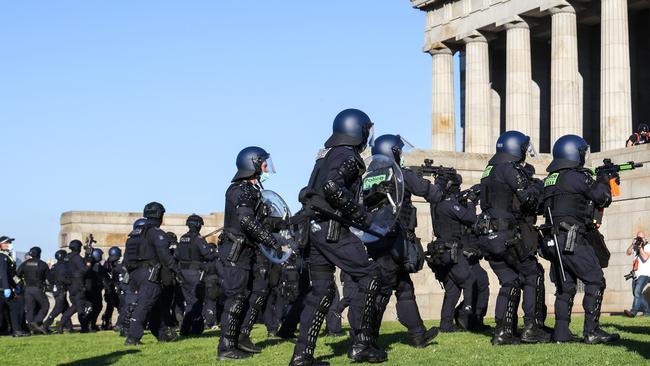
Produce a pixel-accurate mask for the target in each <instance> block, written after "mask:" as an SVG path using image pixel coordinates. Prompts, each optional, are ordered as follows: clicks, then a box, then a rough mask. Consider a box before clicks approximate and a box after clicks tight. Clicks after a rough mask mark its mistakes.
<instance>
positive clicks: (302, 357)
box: [289, 353, 330, 366]
mask: <svg viewBox="0 0 650 366" xmlns="http://www.w3.org/2000/svg"><path fill="white" fill-rule="evenodd" d="M329 364H330V363H329V362H326V361H319V360H314V357H313V356H312V355H310V354H306V353H300V354H295V353H294V354H293V356H292V357H291V361H289V366H329Z"/></svg>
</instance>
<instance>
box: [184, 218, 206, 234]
mask: <svg viewBox="0 0 650 366" xmlns="http://www.w3.org/2000/svg"><path fill="white" fill-rule="evenodd" d="M185 225H187V227H189V228H190V229H195V230H198V231H201V227H202V226H203V218H202V217H201V216H199V215H197V214H191V215H190V216H189V217H188V218H187V221H186V222H185Z"/></svg>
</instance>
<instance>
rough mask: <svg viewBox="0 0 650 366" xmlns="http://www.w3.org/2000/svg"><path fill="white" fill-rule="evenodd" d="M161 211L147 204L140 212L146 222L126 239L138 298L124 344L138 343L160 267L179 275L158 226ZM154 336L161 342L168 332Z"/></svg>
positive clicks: (158, 288)
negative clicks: (142, 212)
mask: <svg viewBox="0 0 650 366" xmlns="http://www.w3.org/2000/svg"><path fill="white" fill-rule="evenodd" d="M164 213H165V208H164V207H163V206H162V205H161V204H160V203H157V202H151V203H149V204H147V205H146V206H145V208H144V214H143V216H144V217H145V218H147V223H146V224H145V225H144V226H142V227H138V228H136V229H134V230H133V231H132V232H131V233H130V234H129V239H128V240H127V242H126V250H125V253H124V262H125V264H126V267H127V270H128V271H129V284H130V286H131V289H132V290H133V291H134V292H136V293H137V300H136V305H135V308H134V309H133V313H132V315H131V319H130V323H129V333H128V336H127V339H126V341H125V345H137V344H140V339H141V338H142V335H143V334H144V324H145V322H146V320H147V316H148V315H149V313H150V312H151V310H152V308H153V306H154V304H155V303H156V301H158V297H159V296H160V293H161V285H160V279H161V270H162V268H166V269H168V270H170V271H172V272H173V273H174V275H178V274H179V269H178V264H177V263H176V261H175V260H174V257H172V255H171V253H170V252H169V241H168V240H167V238H166V234H165V232H164V231H162V230H161V229H160V225H161V224H162V220H163V215H164ZM162 329H163V328H160V330H162ZM154 336H155V337H156V338H157V339H158V340H160V341H164V340H166V337H167V334H164V333H161V332H159V333H158V334H154Z"/></svg>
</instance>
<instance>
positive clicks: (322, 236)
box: [291, 109, 388, 365]
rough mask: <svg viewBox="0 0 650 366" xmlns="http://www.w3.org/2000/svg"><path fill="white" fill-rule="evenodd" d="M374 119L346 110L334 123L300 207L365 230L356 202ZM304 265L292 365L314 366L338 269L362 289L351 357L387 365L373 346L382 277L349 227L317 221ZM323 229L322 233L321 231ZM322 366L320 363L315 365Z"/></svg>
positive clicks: (364, 216) (321, 217)
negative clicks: (318, 207)
mask: <svg viewBox="0 0 650 366" xmlns="http://www.w3.org/2000/svg"><path fill="white" fill-rule="evenodd" d="M372 126H373V123H372V122H371V121H370V117H368V115H367V114H365V113H364V112H362V111H360V110H358V109H346V110H344V111H342V112H340V113H339V114H338V115H337V116H336V118H335V119H334V123H333V127H332V130H333V131H332V132H333V133H332V135H331V137H330V138H329V139H328V140H327V141H326V142H325V148H324V149H322V150H321V151H320V152H319V153H318V155H317V157H316V163H315V166H314V170H313V172H312V174H311V177H310V179H309V184H308V186H307V187H305V188H304V189H303V190H302V191H301V195H300V196H301V197H300V198H301V202H303V203H306V202H308V200H310V199H314V200H317V201H318V204H321V203H322V204H324V205H327V206H329V207H324V209H325V210H327V211H328V212H338V213H340V215H341V216H342V217H343V218H344V219H345V220H350V221H352V222H355V223H356V224H357V225H359V226H364V227H367V226H368V225H369V224H370V223H369V222H368V221H369V220H368V214H367V212H366V210H365V208H364V207H363V205H361V204H359V203H358V201H357V197H358V194H359V191H360V188H361V187H360V185H361V177H362V174H363V172H364V171H365V164H364V162H363V159H362V158H361V155H360V154H361V152H362V151H363V150H365V148H366V147H367V145H368V142H369V141H371V142H372ZM313 220H314V225H313V230H312V231H311V233H310V237H309V245H310V247H309V248H307V254H306V260H307V261H308V262H309V274H310V279H311V285H312V286H311V289H310V290H309V293H308V294H307V297H306V299H305V308H304V310H303V312H302V316H301V318H300V336H299V337H298V341H297V343H296V347H295V348H294V353H293V356H292V360H291V365H313V364H315V362H314V359H313V355H314V349H315V347H316V340H317V337H318V333H319V331H320V328H321V325H322V323H323V320H324V319H325V316H326V315H327V313H328V311H329V308H330V306H331V304H332V300H333V298H334V288H333V286H334V269H335V267H339V268H340V269H341V270H342V271H345V272H347V273H348V274H349V275H350V276H352V278H353V280H354V281H355V282H357V283H358V284H359V289H360V291H359V292H358V294H357V296H356V297H355V298H354V300H353V301H352V303H351V305H350V306H351V308H354V311H353V313H355V314H361V317H350V319H349V320H350V325H351V327H352V329H353V332H354V340H353V344H352V348H351V349H350V350H349V351H348V357H349V358H351V359H352V360H354V361H358V362H363V361H370V362H384V361H386V360H387V359H388V355H387V353H386V351H384V350H381V349H378V348H376V347H375V345H374V335H375V334H374V330H373V325H374V322H375V313H376V312H375V301H376V298H377V292H378V290H379V277H380V272H379V268H378V266H377V264H376V263H375V262H373V261H371V260H370V259H369V257H368V253H367V252H366V249H365V246H364V244H363V243H362V242H361V241H360V240H359V239H358V238H357V237H356V236H354V235H353V234H352V233H351V232H350V229H349V227H348V226H347V225H344V224H343V223H341V221H337V220H334V219H332V218H331V217H325V216H324V215H323V214H322V213H320V214H315V215H314V217H313ZM319 228H320V230H319ZM316 364H318V363H316Z"/></svg>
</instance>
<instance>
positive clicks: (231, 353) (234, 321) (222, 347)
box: [217, 297, 252, 360]
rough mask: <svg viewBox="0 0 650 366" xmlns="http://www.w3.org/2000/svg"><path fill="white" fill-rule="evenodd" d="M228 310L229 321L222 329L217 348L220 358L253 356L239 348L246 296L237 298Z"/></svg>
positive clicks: (231, 358) (236, 358) (237, 358)
mask: <svg viewBox="0 0 650 366" xmlns="http://www.w3.org/2000/svg"><path fill="white" fill-rule="evenodd" d="M224 311H227V312H228V314H227V317H228V323H226V326H225V327H224V328H223V329H221V339H219V346H218V348H217V359H218V360H241V359H244V358H248V357H251V356H252V353H248V352H246V351H242V350H241V349H240V348H238V345H237V341H238V338H239V329H240V326H241V319H242V317H243V316H244V314H243V311H244V298H243V297H238V298H236V299H235V300H234V301H233V302H232V304H231V305H230V308H229V309H224Z"/></svg>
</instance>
